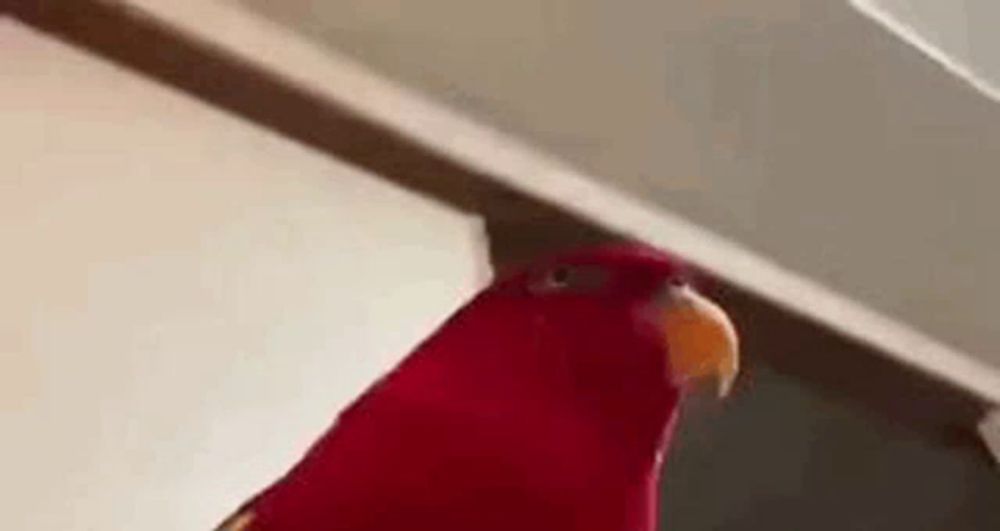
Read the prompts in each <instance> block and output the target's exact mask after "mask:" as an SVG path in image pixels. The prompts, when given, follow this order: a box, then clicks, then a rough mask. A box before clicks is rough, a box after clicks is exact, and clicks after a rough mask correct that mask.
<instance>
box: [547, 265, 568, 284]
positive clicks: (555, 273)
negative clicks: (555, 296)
mask: <svg viewBox="0 0 1000 531" xmlns="http://www.w3.org/2000/svg"><path fill="white" fill-rule="evenodd" d="M572 274H573V273H572V271H570V269H569V268H568V267H557V268H555V269H553V270H552V271H551V272H550V273H549V278H548V282H549V285H550V286H552V287H553V288H557V289H558V288H565V287H566V286H568V285H569V281H570V277H571V276H572Z"/></svg>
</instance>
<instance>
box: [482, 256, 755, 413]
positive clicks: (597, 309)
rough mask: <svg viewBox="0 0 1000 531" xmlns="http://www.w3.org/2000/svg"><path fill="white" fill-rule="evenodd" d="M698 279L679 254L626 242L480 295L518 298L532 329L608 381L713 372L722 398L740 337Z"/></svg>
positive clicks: (673, 380)
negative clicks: (530, 318)
mask: <svg viewBox="0 0 1000 531" xmlns="http://www.w3.org/2000/svg"><path fill="white" fill-rule="evenodd" d="M695 276H696V273H695V272H694V270H693V269H692V268H691V267H690V266H688V265H687V264H685V263H684V262H682V261H681V260H679V259H677V258H675V257H672V256H670V255H668V254H665V253H663V252H660V251H657V250H655V249H652V248H650V247H648V246H645V245H640V244H623V245H616V246H607V247H599V248H595V249H587V250H584V251H579V252H575V253H569V254H565V255H561V256H557V257H554V258H551V259H548V260H544V261H540V262H538V263H536V264H534V265H531V266H529V267H527V268H525V269H522V270H520V271H517V272H515V273H513V274H512V275H510V276H509V277H506V278H503V279H501V280H500V281H499V282H497V284H496V285H495V286H494V287H492V288H491V289H489V290H487V291H486V292H485V297H484V298H487V299H490V298H495V299H507V300H508V301H517V302H519V303H520V304H521V305H522V306H523V307H524V309H525V313H526V314H530V315H532V316H533V317H534V319H535V322H536V328H538V330H537V331H536V333H538V334H542V335H546V336H550V337H548V338H546V339H548V340H549V341H551V343H552V345H556V344H558V345H561V346H562V349H563V350H565V351H568V352H570V353H571V354H570V355H569V356H568V357H571V358H572V357H575V358H577V359H575V360H571V361H570V367H571V368H572V366H573V365H584V366H590V367H592V368H595V369H606V370H608V371H609V372H606V373H604V378H605V379H607V380H608V381H607V382H606V384H607V385H608V386H614V385H616V384H621V383H627V384H630V386H631V385H634V384H635V383H637V382H638V381H641V380H643V379H644V375H643V372H640V371H644V372H648V376H654V375H655V376H654V378H653V379H654V380H657V381H658V383H659V385H660V386H664V387H667V388H684V387H686V386H687V385H688V384H691V383H693V382H697V381H700V380H703V379H706V378H714V379H715V381H716V385H717V389H718V393H719V395H720V396H725V395H726V394H728V392H729V390H730V388H731V386H732V383H733V381H734V380H735V377H736V374H737V372H738V368H739V341H738V336H737V334H736V330H735V327H734V325H733V323H732V321H731V320H730V319H729V317H728V316H727V315H726V313H725V312H724V311H723V310H722V309H721V308H720V307H719V306H718V305H717V304H716V303H714V302H713V301H711V300H709V299H708V298H706V297H705V296H703V295H702V294H700V293H699V292H698V290H697V289H696V287H695V286H694V283H695ZM595 347H598V348H595ZM552 350H555V349H550V354H551V351H552ZM616 367H617V369H618V370H619V371H625V372H620V373H618V372H616V371H615V368H616ZM576 368H581V367H576ZM615 376H620V377H622V378H623V380H615V379H614V378H615ZM661 377H662V378H661Z"/></svg>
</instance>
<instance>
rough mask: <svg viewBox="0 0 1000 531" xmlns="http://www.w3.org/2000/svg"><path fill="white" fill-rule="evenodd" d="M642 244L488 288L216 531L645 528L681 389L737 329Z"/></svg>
mask: <svg viewBox="0 0 1000 531" xmlns="http://www.w3.org/2000/svg"><path fill="white" fill-rule="evenodd" d="M686 271H687V268H686V266H684V265H683V264H682V263H681V262H680V261H679V260H677V259H675V258H673V257H671V256H668V255H666V254H663V253H661V252H659V251H656V250H653V249H651V248H649V247H646V246H643V245H639V244H627V245H619V246H614V247H603V248H597V249H589V250H584V251H581V252H575V253H571V254H566V255H563V256H558V257H555V258H552V259H548V260H544V261H541V262H539V263H536V264H534V265H531V266H528V267H526V268H524V269H523V270H520V271H517V272H514V273H512V274H510V275H508V276H506V277H504V278H502V279H500V280H498V281H497V282H495V283H494V284H493V285H491V286H489V287H487V288H486V289H485V290H483V291H482V292H481V293H479V294H478V295H477V296H476V297H475V298H474V299H473V300H472V301H470V302H469V303H468V304H467V305H466V306H465V307H464V308H462V309H461V310H459V311H458V312H457V313H456V314H455V315H453V316H452V317H451V318H450V319H449V320H448V321H447V322H446V323H445V324H444V325H442V326H441V328H440V329H439V330H438V331H437V332H436V333H434V334H433V335H432V336H431V337H430V338H429V339H427V340H426V341H424V343H422V344H421V345H420V346H419V347H417V348H416V350H415V351H413V352H412V353H411V354H410V355H409V356H407V357H406V358H405V359H404V360H403V361H402V362H400V364H399V365H398V366H397V367H396V368H395V369H393V370H392V371H391V372H389V373H388V374H387V375H386V376H384V377H383V378H382V379H381V380H379V381H378V382H376V383H375V384H374V385H372V386H371V387H370V388H369V389H368V390H367V391H365V392H364V393H363V394H362V395H361V396H360V397H359V398H358V399H357V400H356V401H355V402H354V403H353V404H352V405H351V406H349V407H348V408H347V409H346V410H344V411H343V412H342V413H341V414H340V416H339V418H338V419H337V420H336V422H335V423H334V425H333V426H332V427H331V428H330V429H329V431H327V432H326V434H324V435H323V436H322V437H321V438H320V439H319V441H317V442H316V443H314V445H313V446H312V447H311V448H310V449H309V451H308V452H307V454H306V455H305V456H304V457H303V458H302V460H301V461H300V462H299V463H298V464H297V465H295V466H294V467H293V468H292V469H291V470H290V471H289V472H288V473H287V474H286V475H285V476H284V477H283V478H281V479H280V480H278V481H277V482H276V483H274V484H273V485H272V486H270V487H269V488H267V489H266V490H264V491H263V492H261V493H260V494H258V495H257V496H256V497H254V498H253V499H251V500H250V501H248V502H247V503H245V504H244V505H243V506H242V507H241V508H240V509H239V511H237V512H236V513H235V514H234V515H233V516H231V517H230V518H229V519H227V520H226V522H224V523H223V524H222V525H221V526H220V527H219V529H220V530H228V531H237V530H239V531H251V530H252V531H326V530H338V531H403V530H406V531H432V530H433V531H473V530H475V531H512V530H519V531H571V530H572V531H653V530H655V529H656V527H657V519H658V510H657V499H658V495H657V494H658V483H659V477H660V464H661V461H662V457H663V455H664V452H665V451H666V448H667V447H668V446H669V442H670V436H671V432H672V427H673V425H674V423H675V420H676V418H677V410H678V405H679V401H680V399H681V396H682V393H683V390H684V388H685V384H687V383H688V382H690V381H692V380H694V379H697V378H700V377H702V376H709V375H717V376H718V377H719V378H720V379H719V382H720V392H722V393H724V392H725V391H726V390H727V389H728V387H729V385H730V384H731V383H732V381H733V378H734V377H735V375H736V372H737V366H738V353H737V350H738V349H737V338H736V334H735V331H734V328H733V326H732V323H731V322H730V321H729V319H728V318H727V317H726V315H725V313H724V312H723V311H722V310H721V309H720V308H719V307H718V306H716V305H715V304H714V303H712V302H710V301H708V300H707V299H705V298H704V297H703V296H701V295H699V294H698V293H697V292H696V291H695V290H694V288H692V287H691V286H690V285H689V284H688V283H686V282H685V278H686V276H687V275H686Z"/></svg>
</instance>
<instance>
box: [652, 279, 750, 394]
mask: <svg viewBox="0 0 1000 531" xmlns="http://www.w3.org/2000/svg"><path fill="white" fill-rule="evenodd" d="M666 299H667V300H666V309H665V313H664V315H663V320H662V324H663V333H664V336H665V337H664V339H665V340H666V342H667V352H668V358H669V360H668V361H669V365H670V371H671V376H672V377H673V379H674V381H675V382H677V383H679V384H684V383H687V382H690V381H693V380H701V379H703V378H705V377H714V378H717V379H718V389H719V396H720V397H722V396H725V395H727V394H728V393H729V390H730V388H731V387H732V385H733V381H734V380H735V379H736V374H737V372H739V363H740V361H739V358H740V356H739V339H738V337H737V335H736V328H735V327H734V326H733V322H732V321H731V320H730V319H729V316H728V315H726V312H724V311H723V310H722V308H720V307H719V306H718V305H717V304H715V303H714V302H712V301H710V300H709V299H707V298H705V297H704V296H702V295H701V294H700V293H698V292H697V291H695V290H694V289H693V288H691V287H690V286H686V285H685V286H670V287H669V288H668V292H667V297H666Z"/></svg>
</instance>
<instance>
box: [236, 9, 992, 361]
mask: <svg viewBox="0 0 1000 531" xmlns="http://www.w3.org/2000/svg"><path fill="white" fill-rule="evenodd" d="M233 1H235V0H233ZM240 3H241V4H242V5H243V6H246V7H249V8H250V9H252V10H254V11H256V12H258V13H260V14H263V15H264V16H266V17H268V18H270V19H272V20H276V21H278V22H280V23H281V24H282V25H284V26H286V27H289V28H292V29H293V30H294V31H295V32H297V33H299V34H302V35H306V36H308V38H309V39H311V40H313V41H314V42H318V43H322V45H323V46H327V47H330V48H332V49H335V50H336V51H337V52H338V53H347V54H350V55H352V56H354V57H355V58H356V59H359V60H360V61H361V62H362V63H363V64H365V65H367V66H370V67H372V68H374V69H375V70H377V71H379V72H381V73H382V74H385V75H388V76H389V77H391V78H393V79H396V80H397V81H400V82H402V83H403V84H404V85H406V86H408V87H411V88H415V89H417V90H419V91H421V92H423V93H424V94H426V95H429V96H430V97H431V98H433V99H435V100H437V101H440V102H443V103H445V104H447V105H449V106H450V107H452V108H456V109H458V110H460V111H462V112H464V113H467V114H469V115H472V116H474V117H476V118H477V119H478V120H480V121H484V122H487V123H489V124H491V125H493V126H496V127H498V128H500V129H501V130H503V131H505V132H507V133H510V134H513V135H514V136H517V137H519V138H522V139H525V140H527V141H529V142H530V143H531V144H532V145H535V146H540V147H541V148H542V149H544V150H545V151H547V152H549V153H552V154H555V155H557V156H558V157H560V158H561V159H563V160H566V161H568V162H569V163H571V164H572V165H573V166H575V167H577V168H579V169H580V170H582V171H583V172H585V173H586V174H588V175H589V176H592V178H594V179H598V180H600V181H602V182H603V183H606V184H611V185H613V186H614V187H615V188H617V189H619V190H623V191H625V192H627V193H629V194H633V195H636V196H642V197H643V198H645V199H647V200H650V201H652V202H653V203H655V204H656V205H658V206H659V207H662V208H663V209H664V210H665V211H670V212H673V213H677V214H680V215H681V216H683V217H684V218H686V219H688V220H690V221H693V222H695V223H696V224H698V225H700V226H702V227H706V228H708V229H710V230H711V231H713V232H715V233H718V234H722V235H723V236H726V237H728V238H730V239H732V240H735V241H736V242H738V243H739V244H741V245H743V246H746V247H747V248H749V249H752V250H754V251H756V252H758V253H760V254H762V255H764V256H767V257H768V258H770V259H772V260H774V261H775V262H777V263H779V264H781V265H783V266H785V267H788V268H790V269H791V270H793V271H796V272H798V273H800V274H803V275H804V276H806V277H809V278H812V279H814V280H817V281H819V282H821V283H822V284H824V285H826V286H828V287H830V288H833V289H834V290H836V291H838V292H840V293H843V294H845V295H847V296H849V297H851V298H852V299H855V300H858V301H860V302H862V303H864V304H865V305H867V306H869V307H872V308H874V309H876V310H878V311H880V312H882V313H885V314H887V315H889V316H891V317H893V318H895V319H898V320H900V321H902V322H904V323H906V324H908V325H911V326H913V327H915V328H916V329H919V330H921V331H923V332H925V333H927V334H929V335H930V336H933V337H934V338H937V339H939V340H941V341H943V342H945V343H947V344H950V345H954V346H956V347H958V348H959V349H960V350H962V351H964V352H966V353H968V354H969V355H970V356H972V357H974V358H975V359H977V360H980V361H982V362H985V363H986V364H988V365H992V366H993V367H997V368H1000V327H997V326H996V322H995V317H994V316H993V313H992V311H991V310H992V308H993V301H995V300H997V299H998V297H1000V282H998V281H997V280H996V278H995V277H994V272H995V271H998V270H1000V247H998V246H997V245H995V244H993V243H990V242H991V241H994V240H995V232H996V229H997V227H1000V210H998V209H996V208H994V198H995V197H997V195H998V193H1000V182H998V181H996V179H995V178H994V174H995V168H997V167H1000V106H998V105H996V103H995V102H993V101H990V100H989V99H987V98H985V97H983V96H982V95H981V94H980V93H978V92H976V91H975V90H973V89H971V88H970V87H969V86H968V85H966V84H965V83H963V82H962V81H960V80H959V79H957V78H955V77H953V76H951V75H949V74H948V73H947V72H945V70H943V69H941V68H940V67H939V66H938V65H937V64H935V63H934V62H933V61H930V60H928V59H927V58H926V57H925V56H924V55H923V54H921V53H919V52H918V51H917V50H915V49H913V48H912V47H910V46H908V45H906V44H905V43H903V42H902V41H900V40H898V39H897V38H895V37H894V36H893V35H892V34H890V33H888V32H886V31H885V30H884V29H883V28H882V27H880V26H879V25H877V24H873V23H872V22H871V20H870V19H869V18H867V17H865V16H863V15H862V14H860V13H859V12H857V11H855V10H854V9H853V8H852V7H851V6H850V5H848V4H847V3H846V2H844V3H840V2H828V1H823V0H808V1H804V2H799V1H792V0H766V1H764V2H754V3H753V4H752V6H750V5H748V4H726V5H722V4H719V3H716V2H708V3H687V2H662V1H640V0H628V1H627V2H615V3H609V2H602V1H596V0H588V1H582V2H581V1H570V0H544V1H537V0H533V1H530V2H528V1H523V0H522V1H510V2H502V3H490V4H477V5H475V6H472V5H470V4H469V3H468V2H462V1H460V0H428V1H426V2H420V3H412V2H402V1H401V0H363V1H362V0H351V1H344V2H335V3H330V2H313V1H309V0H285V1H282V2H274V1H271V0H240Z"/></svg>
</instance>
